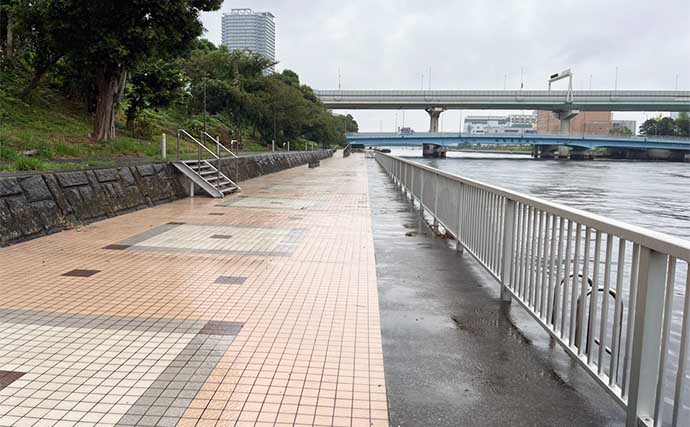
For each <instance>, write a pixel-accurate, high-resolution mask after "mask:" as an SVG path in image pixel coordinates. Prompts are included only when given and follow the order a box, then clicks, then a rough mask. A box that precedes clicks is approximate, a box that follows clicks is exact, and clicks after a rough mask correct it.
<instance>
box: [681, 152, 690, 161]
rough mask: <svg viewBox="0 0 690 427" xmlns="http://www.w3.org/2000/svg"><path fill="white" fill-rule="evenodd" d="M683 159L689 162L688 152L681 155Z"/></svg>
mask: <svg viewBox="0 0 690 427" xmlns="http://www.w3.org/2000/svg"><path fill="white" fill-rule="evenodd" d="M683 160H684V161H686V162H688V163H690V153H685V154H684V155H683Z"/></svg>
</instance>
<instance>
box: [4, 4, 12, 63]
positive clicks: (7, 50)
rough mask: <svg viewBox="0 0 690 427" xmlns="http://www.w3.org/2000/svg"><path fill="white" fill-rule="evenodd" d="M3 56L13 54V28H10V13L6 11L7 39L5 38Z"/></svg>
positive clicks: (9, 56)
mask: <svg viewBox="0 0 690 427" xmlns="http://www.w3.org/2000/svg"><path fill="white" fill-rule="evenodd" d="M5 56H6V57H7V58H12V57H13V56H14V30H12V14H11V13H10V12H7V39H6V40H5Z"/></svg>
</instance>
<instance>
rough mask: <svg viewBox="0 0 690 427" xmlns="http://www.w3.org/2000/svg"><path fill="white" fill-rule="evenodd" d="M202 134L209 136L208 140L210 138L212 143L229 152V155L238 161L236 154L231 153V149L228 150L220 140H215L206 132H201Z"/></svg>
mask: <svg viewBox="0 0 690 427" xmlns="http://www.w3.org/2000/svg"><path fill="white" fill-rule="evenodd" d="M201 134H202V135H205V136H207V137H208V138H210V139H211V141H213V142H215V143H216V145H217V146H218V147H220V148H222V149H223V150H225V151H227V152H228V153H230V155H231V156H232V157H234V158H236V159H237V158H238V157H237V155H236V154H235V153H233V152H232V151H230V149H228V147H226V146H225V145H223V144H222V143H221V142H220V138H214V137H213V136H211V135H210V134H209V133H208V132H206V131H203V132H201Z"/></svg>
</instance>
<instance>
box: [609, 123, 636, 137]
mask: <svg viewBox="0 0 690 427" xmlns="http://www.w3.org/2000/svg"><path fill="white" fill-rule="evenodd" d="M618 129H629V130H630V132H631V133H632V134H633V135H635V134H637V122H636V121H635V120H612V121H611V130H612V131H614V132H615V131H617V130H618Z"/></svg>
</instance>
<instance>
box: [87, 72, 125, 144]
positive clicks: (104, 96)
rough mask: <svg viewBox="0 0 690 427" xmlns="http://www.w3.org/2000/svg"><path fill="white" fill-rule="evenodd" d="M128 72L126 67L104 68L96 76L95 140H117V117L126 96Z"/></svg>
mask: <svg viewBox="0 0 690 427" xmlns="http://www.w3.org/2000/svg"><path fill="white" fill-rule="evenodd" d="M126 81H127V70H126V69H125V68H124V67H116V68H108V67H103V68H101V69H100V70H98V72H97V74H96V89H97V91H98V99H97V101H96V122H95V125H94V132H93V139H94V140H96V141H99V142H100V141H110V140H112V139H113V138H115V116H116V114H117V107H118V105H119V104H120V99H122V96H123V95H124V91H125V83H126Z"/></svg>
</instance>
